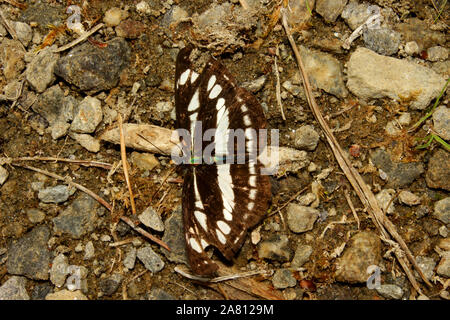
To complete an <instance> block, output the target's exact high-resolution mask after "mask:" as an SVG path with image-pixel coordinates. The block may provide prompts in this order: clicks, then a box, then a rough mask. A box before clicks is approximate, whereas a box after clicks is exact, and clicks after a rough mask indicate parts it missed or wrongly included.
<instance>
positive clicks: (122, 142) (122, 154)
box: [118, 114, 136, 214]
mask: <svg viewBox="0 0 450 320" xmlns="http://www.w3.org/2000/svg"><path fill="white" fill-rule="evenodd" d="M118 121H119V132H120V157H121V159H122V167H123V175H124V176H125V181H126V183H127V187H128V193H129V194H130V203H131V212H132V213H133V214H136V205H135V203H134V195H133V190H132V188H131V182H130V175H129V174H128V167H129V165H128V161H127V153H126V150H125V138H124V134H123V125H122V116H121V115H120V114H119V115H118Z"/></svg>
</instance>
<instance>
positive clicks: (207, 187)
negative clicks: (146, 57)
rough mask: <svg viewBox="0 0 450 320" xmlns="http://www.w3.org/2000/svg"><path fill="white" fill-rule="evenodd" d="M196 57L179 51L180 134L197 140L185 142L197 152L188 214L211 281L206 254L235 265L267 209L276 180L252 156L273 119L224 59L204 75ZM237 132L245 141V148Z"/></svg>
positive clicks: (197, 260)
mask: <svg viewBox="0 0 450 320" xmlns="http://www.w3.org/2000/svg"><path fill="white" fill-rule="evenodd" d="M191 51H192V48H191V47H187V48H184V49H182V50H180V53H179V54H178V57H177V64H176V75H175V106H176V116H177V128H179V129H184V130H185V131H187V132H189V134H190V136H189V137H187V138H186V137H182V138H180V142H181V143H182V144H183V145H185V146H186V145H187V146H189V148H188V149H189V151H192V154H191V155H190V156H189V157H188V160H187V162H186V163H185V164H184V166H185V167H186V171H185V172H186V173H185V177H184V184H183V193H182V211H183V222H184V233H185V240H186V249H187V257H188V261H189V264H190V266H191V269H192V270H193V271H194V272H195V273H196V274H199V275H211V274H213V273H214V272H215V271H216V270H217V265H216V264H215V263H214V262H212V261H211V259H210V258H209V257H208V255H207V253H206V251H205V249H206V248H207V247H209V246H213V247H216V248H217V249H218V250H219V251H220V253H221V254H222V255H223V256H224V257H225V258H226V259H228V260H231V259H232V258H233V256H234V255H235V254H236V253H237V251H238V250H239V249H240V247H241V246H242V244H243V242H244V240H245V237H246V233H247V230H248V229H250V228H252V227H253V226H255V225H256V224H257V223H258V222H259V221H260V220H261V219H262V217H263V216H264V214H265V212H266V210H267V208H268V204H269V200H270V180H269V176H267V175H263V174H262V173H261V169H262V168H263V166H262V164H261V163H260V162H259V161H258V159H257V158H256V157H252V155H256V154H258V151H259V145H258V139H257V133H258V130H260V129H264V128H265V127H266V120H265V117H264V113H263V110H262V108H261V105H260V104H259V103H258V101H257V100H256V98H255V97H254V96H253V95H252V94H250V93H249V92H248V91H246V90H245V89H243V88H240V87H238V86H237V84H236V82H235V80H234V78H233V76H232V75H231V74H230V73H229V72H228V70H227V69H226V68H225V67H224V66H223V65H222V64H220V63H219V62H218V61H217V60H214V59H211V60H210V61H209V62H208V63H207V64H206V66H205V68H204V69H203V71H202V73H201V74H199V73H197V72H195V71H194V70H193V69H192V66H191V62H190V60H189V55H190V53H191ZM211 130H212V132H213V133H214V134H213V135H211V136H210V137H209V139H208V138H207V137H206V136H207V133H208V131H211ZM230 132H236V133H239V134H240V135H241V140H240V144H239V139H235V137H234V136H232V135H231V134H230ZM205 138H206V139H205ZM206 150H210V151H211V152H210V153H207V154H205V153H204V151H206ZM228 160H231V161H228ZM237 160H240V161H237Z"/></svg>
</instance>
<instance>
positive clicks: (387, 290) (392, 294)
mask: <svg viewBox="0 0 450 320" xmlns="http://www.w3.org/2000/svg"><path fill="white" fill-rule="evenodd" d="M376 290H377V292H378V293H379V294H380V295H381V296H383V297H384V298H386V299H395V300H399V299H401V298H402V297H403V289H402V288H400V287H399V286H396V285H395V284H382V285H381V286H380V287H379V288H376Z"/></svg>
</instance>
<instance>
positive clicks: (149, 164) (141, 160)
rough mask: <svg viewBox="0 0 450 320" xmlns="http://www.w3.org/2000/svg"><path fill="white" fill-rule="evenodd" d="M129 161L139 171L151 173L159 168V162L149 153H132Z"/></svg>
mask: <svg viewBox="0 0 450 320" xmlns="http://www.w3.org/2000/svg"><path fill="white" fill-rule="evenodd" d="M130 161H131V162H132V163H133V164H134V165H135V166H137V167H138V168H139V169H141V170H148V171H151V170H153V169H154V168H155V167H158V166H159V161H158V159H156V157H155V156H154V155H153V154H151V153H139V152H136V151H134V152H132V153H131V157H130Z"/></svg>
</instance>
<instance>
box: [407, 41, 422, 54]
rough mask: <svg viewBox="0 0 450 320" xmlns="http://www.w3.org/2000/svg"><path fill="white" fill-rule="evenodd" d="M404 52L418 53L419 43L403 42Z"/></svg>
mask: <svg viewBox="0 0 450 320" xmlns="http://www.w3.org/2000/svg"><path fill="white" fill-rule="evenodd" d="M405 52H406V54H408V55H410V56H413V55H416V54H418V53H419V45H418V44H417V42H415V41H409V42H407V43H406V44H405Z"/></svg>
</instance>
